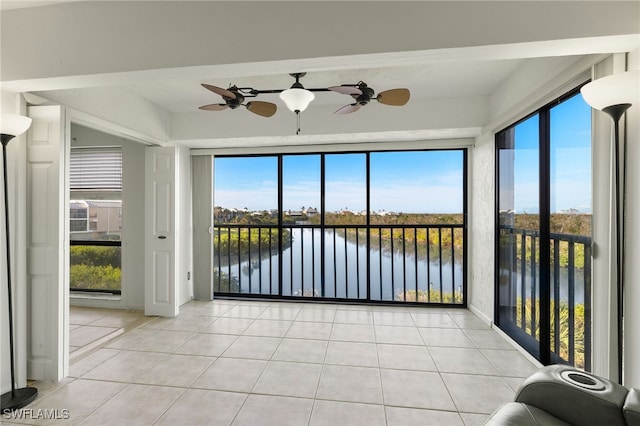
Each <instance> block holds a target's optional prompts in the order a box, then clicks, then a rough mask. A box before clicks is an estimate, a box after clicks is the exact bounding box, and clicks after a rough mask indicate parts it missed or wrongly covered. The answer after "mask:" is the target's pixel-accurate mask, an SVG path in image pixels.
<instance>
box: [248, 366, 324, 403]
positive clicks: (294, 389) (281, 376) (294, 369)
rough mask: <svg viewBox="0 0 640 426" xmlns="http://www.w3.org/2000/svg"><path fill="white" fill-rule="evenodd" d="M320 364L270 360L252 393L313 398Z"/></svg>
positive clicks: (320, 367) (320, 368) (320, 369)
mask: <svg viewBox="0 0 640 426" xmlns="http://www.w3.org/2000/svg"><path fill="white" fill-rule="evenodd" d="M321 371H322V366H321V365H318V364H302V363H297V362H278V361H272V362H269V364H267V366H266V368H265V369H264V371H263V372H262V375H261V376H260V378H259V379H258V382H257V383H256V385H255V386H254V387H253V391H252V393H259V394H267V395H280V396H297V397H301V398H313V397H314V396H315V395H316V389H317V388H318V380H319V378H320V372H321Z"/></svg>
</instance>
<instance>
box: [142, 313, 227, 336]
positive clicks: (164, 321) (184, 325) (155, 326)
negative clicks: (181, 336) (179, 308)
mask: <svg viewBox="0 0 640 426" xmlns="http://www.w3.org/2000/svg"><path fill="white" fill-rule="evenodd" d="M214 320H215V319H214V318H212V317H202V316H189V315H180V316H177V317H175V318H156V319H154V320H153V321H151V322H149V323H148V324H145V325H144V328H148V329H151V330H171V331H192V332H198V331H201V330H202V329H204V328H206V327H207V326H208V325H209V324H211V323H212V322H213V321H214Z"/></svg>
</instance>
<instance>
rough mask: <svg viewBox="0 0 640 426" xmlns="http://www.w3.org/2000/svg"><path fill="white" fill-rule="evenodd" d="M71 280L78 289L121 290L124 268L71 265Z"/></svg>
mask: <svg viewBox="0 0 640 426" xmlns="http://www.w3.org/2000/svg"><path fill="white" fill-rule="evenodd" d="M70 281H71V288H76V289H96V290H120V289H121V287H122V270H121V269H120V268H116V267H113V266H111V265H107V266H93V265H83V264H80V265H71V268H70Z"/></svg>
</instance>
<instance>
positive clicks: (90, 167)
mask: <svg viewBox="0 0 640 426" xmlns="http://www.w3.org/2000/svg"><path fill="white" fill-rule="evenodd" d="M69 186H70V192H71V198H72V200H71V201H70V204H69V218H70V219H69V220H70V224H69V230H70V244H71V247H70V285H71V290H74V291H85V292H87V291H92V292H93V291H98V292H108V293H113V294H119V293H120V292H121V288H122V284H121V275H122V271H121V240H122V149H121V148H120V147H72V148H71V156H70V182H69Z"/></svg>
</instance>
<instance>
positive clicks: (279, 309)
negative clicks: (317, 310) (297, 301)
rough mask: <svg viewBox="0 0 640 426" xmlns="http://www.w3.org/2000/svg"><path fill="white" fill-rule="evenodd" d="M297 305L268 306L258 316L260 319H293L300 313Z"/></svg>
mask: <svg viewBox="0 0 640 426" xmlns="http://www.w3.org/2000/svg"><path fill="white" fill-rule="evenodd" d="M300 309H301V308H300V307H298V306H270V307H268V308H267V309H265V310H264V312H262V313H261V314H260V316H259V317H258V319H262V320H280V321H293V320H294V319H295V318H296V317H297V316H298V314H299V313H300Z"/></svg>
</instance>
